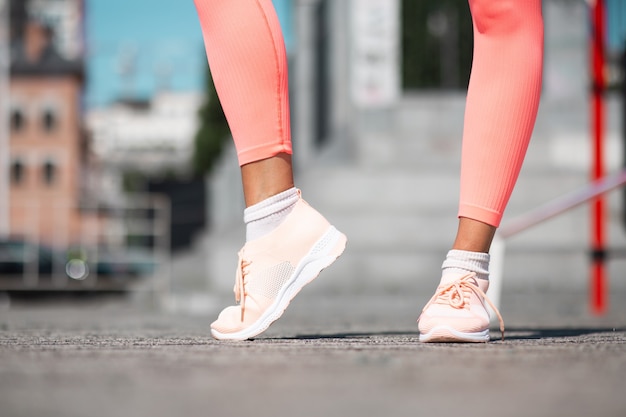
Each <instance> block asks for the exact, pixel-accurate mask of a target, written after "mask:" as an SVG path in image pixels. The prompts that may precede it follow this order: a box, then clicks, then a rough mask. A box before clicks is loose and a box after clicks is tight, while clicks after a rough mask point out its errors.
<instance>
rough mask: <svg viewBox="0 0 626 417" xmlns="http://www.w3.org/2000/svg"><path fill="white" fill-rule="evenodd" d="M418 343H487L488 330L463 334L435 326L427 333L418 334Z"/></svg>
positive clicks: (449, 328)
mask: <svg viewBox="0 0 626 417" xmlns="http://www.w3.org/2000/svg"><path fill="white" fill-rule="evenodd" d="M419 340H420V342H425V343H429V342H444V343H449V342H461V343H485V342H488V341H489V329H486V330H483V331H481V332H475V333H464V332H459V331H457V330H454V329H453V328H452V327H449V326H435V327H434V328H433V329H432V330H431V331H429V332H428V333H424V334H420V338H419Z"/></svg>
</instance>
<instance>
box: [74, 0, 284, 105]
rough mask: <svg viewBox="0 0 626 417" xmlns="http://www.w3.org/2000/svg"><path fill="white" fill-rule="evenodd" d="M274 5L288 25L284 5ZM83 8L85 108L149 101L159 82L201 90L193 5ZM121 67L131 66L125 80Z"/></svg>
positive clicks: (99, 2) (117, 1)
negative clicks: (122, 100)
mask: <svg viewBox="0 0 626 417" xmlns="http://www.w3.org/2000/svg"><path fill="white" fill-rule="evenodd" d="M274 3H275V5H276V9H277V11H278V14H279V16H280V17H281V21H283V23H286V24H288V21H287V20H288V19H285V18H286V17H288V15H289V10H290V8H289V5H290V0H275V1H274ZM85 8H86V11H85V13H86V16H85V35H86V41H87V54H88V55H87V93H86V96H85V101H86V105H87V106H88V107H93V106H99V105H104V104H107V103H109V102H111V101H113V100H115V99H116V98H118V97H120V96H121V95H123V94H125V93H132V94H133V95H136V96H139V97H149V96H150V95H151V94H152V93H153V92H154V91H155V90H156V89H157V88H158V86H159V84H160V83H163V82H164V81H163V80H167V82H166V84H167V85H168V86H169V88H171V89H173V90H201V89H203V84H204V74H205V70H206V66H207V64H206V56H205V53H204V46H203V43H202V33H201V31H200V24H199V23H198V17H197V15H196V9H195V6H194V3H193V0H85ZM285 29H286V30H287V31H289V29H288V28H287V27H285ZM285 37H286V42H287V44H288V45H289V44H291V36H289V33H286V34H285ZM123 63H133V65H132V68H133V70H132V72H130V74H131V75H127V76H126V77H123V76H122V74H121V71H120V69H121V68H122V67H124V66H125V65H124V64H123ZM126 67H127V68H128V65H126ZM159 74H167V77H163V76H159ZM159 80H161V81H159Z"/></svg>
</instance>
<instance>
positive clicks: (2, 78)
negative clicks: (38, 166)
mask: <svg viewBox="0 0 626 417" xmlns="http://www.w3.org/2000/svg"><path fill="white" fill-rule="evenodd" d="M9 4H10V1H9V0H0V238H2V237H6V236H8V235H9V233H10V213H11V206H10V190H11V184H10V175H9V164H10V158H11V156H10V142H9V135H10V132H9V103H10V90H9V89H10V85H9V80H10V58H11V55H10V48H9V43H10V40H9V23H10V18H9V16H10V13H9Z"/></svg>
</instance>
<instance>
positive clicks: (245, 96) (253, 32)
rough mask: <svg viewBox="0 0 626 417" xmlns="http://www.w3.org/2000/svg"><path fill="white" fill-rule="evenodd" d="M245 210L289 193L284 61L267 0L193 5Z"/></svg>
mask: <svg viewBox="0 0 626 417" xmlns="http://www.w3.org/2000/svg"><path fill="white" fill-rule="evenodd" d="M195 4H196V9H197V11H198V17H199V19H200V24H201V27H202V34H203V36H204V43H205V46H206V52H207V57H208V59H209V66H210V68H211V76H212V78H213V81H214V82H215V87H216V90H217V93H218V96H219V99H220V103H221V104H222V108H223V109H224V113H225V115H226V119H227V120H228V124H229V126H230V129H231V132H232V135H233V139H234V141H235V147H236V149H237V156H238V158H239V165H240V166H241V167H242V180H243V185H244V195H245V200H246V206H251V205H253V204H256V203H258V202H260V201H262V200H264V199H265V198H267V197H270V196H272V195H274V194H277V193H279V192H281V191H285V190H287V189H289V188H291V187H293V173H292V170H291V159H290V157H289V155H290V154H291V152H292V149H291V136H290V135H291V133H290V118H289V93H288V77H287V58H286V53H285V46H284V41H283V36H282V32H281V29H280V24H279V22H278V18H277V16H276V12H275V11H274V7H273V5H272V2H271V0H229V1H226V0H196V1H195Z"/></svg>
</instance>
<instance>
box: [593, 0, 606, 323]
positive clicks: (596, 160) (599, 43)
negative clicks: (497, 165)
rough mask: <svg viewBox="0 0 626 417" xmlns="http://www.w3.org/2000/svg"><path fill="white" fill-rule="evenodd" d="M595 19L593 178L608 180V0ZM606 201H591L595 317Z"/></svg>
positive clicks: (600, 296)
mask: <svg viewBox="0 0 626 417" xmlns="http://www.w3.org/2000/svg"><path fill="white" fill-rule="evenodd" d="M591 16H592V25H591V27H592V35H591V36H592V41H591V58H592V61H591V62H592V68H591V70H592V80H593V92H592V100H591V129H592V135H593V160H592V168H591V179H592V180H597V179H600V178H602V177H604V161H603V155H604V140H603V139H604V117H605V109H604V91H605V88H606V77H605V73H604V64H605V36H606V20H605V18H606V10H605V4H604V0H595V2H594V3H593V5H592V9H591ZM604 206H605V199H604V197H603V196H600V197H598V198H596V199H595V200H593V201H592V202H591V250H592V254H593V257H592V261H591V282H590V300H589V301H590V306H591V311H592V313H594V314H603V313H605V312H606V309H607V297H606V294H607V284H606V269H605V260H606V250H605V233H604V223H605V219H604V214H605V209H604Z"/></svg>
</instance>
